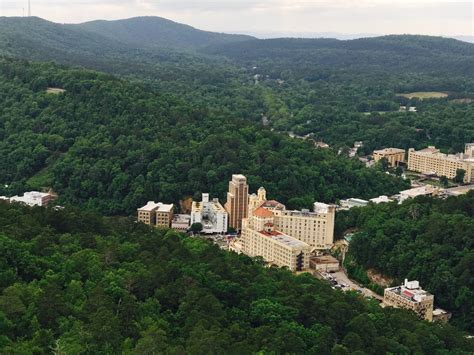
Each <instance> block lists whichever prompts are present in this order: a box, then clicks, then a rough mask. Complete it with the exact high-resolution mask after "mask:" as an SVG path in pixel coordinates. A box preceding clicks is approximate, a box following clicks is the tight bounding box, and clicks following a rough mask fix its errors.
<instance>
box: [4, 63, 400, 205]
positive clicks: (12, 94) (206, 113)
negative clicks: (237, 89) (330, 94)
mask: <svg viewBox="0 0 474 355" xmlns="http://www.w3.org/2000/svg"><path fill="white" fill-rule="evenodd" d="M48 87H56V88H60V89H63V90H65V92H64V93H62V94H58V95H57V94H48V93H47V88H48ZM0 92H1V95H0V138H1V139H0V156H2V159H1V160H0V186H1V188H0V195H4V194H7V195H12V194H15V193H19V192H22V191H24V190H25V189H42V188H50V187H52V188H53V189H54V190H55V191H56V192H57V193H58V194H59V195H60V203H65V204H74V205H78V206H83V207H84V208H88V209H92V210H96V211H100V212H101V213H104V214H117V213H132V212H134V211H135V209H136V208H137V207H138V206H140V205H141V204H143V203H144V202H146V201H147V200H152V199H154V200H159V201H166V202H175V203H178V201H179V200H180V199H182V198H186V197H189V196H193V195H194V194H196V197H198V196H199V193H201V192H210V193H211V194H213V195H215V196H219V197H221V198H223V197H224V196H225V191H226V189H227V186H228V181H229V179H230V177H231V175H232V174H234V173H237V172H239V173H243V174H246V175H247V176H248V178H249V180H250V183H251V187H252V189H256V188H258V187H259V186H262V185H263V186H265V187H267V189H268V191H269V192H270V193H271V194H272V196H273V197H274V198H278V199H280V200H282V202H284V203H288V205H289V206H290V207H294V208H300V207H306V208H308V207H310V206H311V205H312V203H313V202H314V201H315V200H319V201H325V202H334V201H335V200H336V199H338V198H344V197H347V196H358V197H362V198H370V197H375V196H378V195H381V194H394V193H396V192H398V191H400V190H403V189H405V188H407V187H408V186H409V183H408V182H407V181H404V180H402V179H401V178H394V177H391V176H389V175H386V174H385V173H383V172H381V171H377V170H376V169H366V168H365V167H364V165H363V164H362V163H360V162H359V161H356V160H349V159H346V158H343V157H341V156H337V155H336V153H334V152H333V151H330V150H321V149H315V147H314V145H312V144H311V143H310V142H306V141H302V140H297V139H291V138H289V137H288V136H287V135H284V134H279V133H276V132H272V131H271V130H269V129H262V128H261V127H259V126H257V125H255V124H253V123H251V122H250V121H249V120H247V119H242V117H239V112H232V111H228V110H226V109H224V108H223V107H220V108H219V107H209V106H208V105H206V103H205V102H202V103H196V102H194V103H193V102H188V101H186V100H184V99H181V98H179V97H177V96H176V95H174V94H173V93H172V92H169V93H163V92H161V91H159V90H155V89H153V88H152V87H149V86H145V85H142V84H136V83H130V82H127V81H124V80H119V79H117V78H114V77H111V76H108V75H105V74H100V73H96V72H90V71H85V70H72V69H67V68H64V67H59V66H56V65H53V64H31V63H27V62H24V61H17V60H0ZM6 185H8V187H5V186H6Z"/></svg>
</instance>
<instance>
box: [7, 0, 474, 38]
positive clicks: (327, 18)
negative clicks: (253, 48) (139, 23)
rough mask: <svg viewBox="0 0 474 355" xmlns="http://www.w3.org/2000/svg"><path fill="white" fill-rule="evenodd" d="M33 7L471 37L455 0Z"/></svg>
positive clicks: (223, 27) (23, 2) (278, 29)
mask: <svg viewBox="0 0 474 355" xmlns="http://www.w3.org/2000/svg"><path fill="white" fill-rule="evenodd" d="M31 10H32V15H33V16H38V17H41V18H44V19H46V20H49V21H53V22H59V23H80V22H86V21H91V20H98V19H102V20H117V19H124V18H130V17H136V16H158V17H164V18H167V19H170V20H172V21H176V22H179V23H183V24H187V25H191V26H193V27H196V28H199V29H202V30H208V31H215V32H227V33H246V34H253V35H256V36H257V37H262V36H263V37H269V36H270V37H271V34H275V36H282V35H285V34H286V35H288V36H294V35H296V34H299V35H300V36H301V35H303V36H310V35H311V34H321V33H335V34H340V35H341V36H346V37H354V36H355V37H364V36H376V35H384V34H424V35H435V36H445V37H460V36H461V37H462V36H467V37H470V36H474V5H473V4H472V2H470V1H456V0H431V1H430V0H414V1H409V0H398V1H395V0H360V1H353V0H333V1H327V0H313V1H301V0H261V1H247V0H240V1H236V0H221V1H219V2H217V1H189V0H174V1H173V0H165V1H160V2H158V1H151V0H97V1H93V0H72V1H65V0H49V1H48V0H31ZM27 13H28V1H27V0H20V1H18V0H16V1H15V0H0V16H22V15H23V14H25V15H27ZM368 19H369V20H368ZM305 34H306V35H305Z"/></svg>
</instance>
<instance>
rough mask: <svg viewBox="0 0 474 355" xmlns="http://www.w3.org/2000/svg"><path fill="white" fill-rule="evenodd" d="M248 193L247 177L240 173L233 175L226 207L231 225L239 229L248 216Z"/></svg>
mask: <svg viewBox="0 0 474 355" xmlns="http://www.w3.org/2000/svg"><path fill="white" fill-rule="evenodd" d="M248 194H249V185H248V184H247V178H246V177H245V176H243V175H240V174H236V175H232V180H231V181H230V182H229V192H228V193H227V202H226V204H225V209H226V211H227V213H228V214H229V227H231V228H234V229H235V230H238V231H240V230H241V229H242V219H243V218H247V216H248Z"/></svg>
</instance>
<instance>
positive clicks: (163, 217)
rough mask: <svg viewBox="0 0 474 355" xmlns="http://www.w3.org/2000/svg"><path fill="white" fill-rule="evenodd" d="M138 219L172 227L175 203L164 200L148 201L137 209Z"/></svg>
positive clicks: (157, 225)
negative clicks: (163, 201)
mask: <svg viewBox="0 0 474 355" xmlns="http://www.w3.org/2000/svg"><path fill="white" fill-rule="evenodd" d="M137 212H138V221H139V222H142V223H145V224H148V225H151V226H155V227H163V228H170V227H171V222H172V220H173V205H172V204H164V203H162V202H154V201H148V203H147V204H146V205H145V206H143V207H140V208H138V209H137Z"/></svg>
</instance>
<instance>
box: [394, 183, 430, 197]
mask: <svg viewBox="0 0 474 355" xmlns="http://www.w3.org/2000/svg"><path fill="white" fill-rule="evenodd" d="M436 191H437V189H436V188H435V187H433V186H431V185H425V186H420V187H415V188H413V189H408V190H404V191H400V194H403V195H408V196H413V197H415V196H421V195H428V194H432V193H433V192H436Z"/></svg>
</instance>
